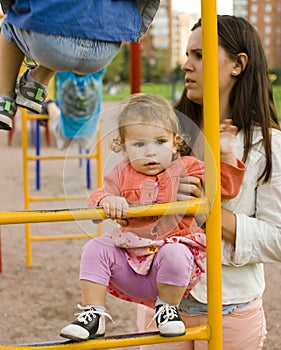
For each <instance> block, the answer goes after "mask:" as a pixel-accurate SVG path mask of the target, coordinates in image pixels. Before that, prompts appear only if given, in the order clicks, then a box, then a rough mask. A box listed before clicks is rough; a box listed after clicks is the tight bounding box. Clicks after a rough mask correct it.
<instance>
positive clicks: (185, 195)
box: [177, 176, 204, 201]
mask: <svg viewBox="0 0 281 350" xmlns="http://www.w3.org/2000/svg"><path fill="white" fill-rule="evenodd" d="M203 194H204V192H203V188H202V184H201V180H200V179H199V178H198V177H194V176H185V177H182V178H181V179H180V185H179V190H178V194H177V200H178V201H187V200H189V199H195V198H201V197H203Z"/></svg>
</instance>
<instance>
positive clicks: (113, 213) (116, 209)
mask: <svg viewBox="0 0 281 350" xmlns="http://www.w3.org/2000/svg"><path fill="white" fill-rule="evenodd" d="M99 205H100V206H101V207H103V210H104V212H105V215H106V216H107V217H109V218H110V219H113V220H114V219H122V218H124V217H125V216H126V214H127V212H128V208H129V204H128V202H127V201H126V199H125V198H123V197H119V196H105V197H103V199H102V200H101V201H100V202H99Z"/></svg>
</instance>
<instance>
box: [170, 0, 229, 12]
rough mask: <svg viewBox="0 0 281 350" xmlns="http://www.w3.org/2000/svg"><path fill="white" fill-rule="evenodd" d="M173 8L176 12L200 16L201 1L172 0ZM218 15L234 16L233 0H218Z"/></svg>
mask: <svg viewBox="0 0 281 350" xmlns="http://www.w3.org/2000/svg"><path fill="white" fill-rule="evenodd" d="M172 6H173V9H174V10H176V11H180V12H188V13H198V14H200V10H201V0H172ZM217 13H218V14H220V15H230V14H232V0H217Z"/></svg>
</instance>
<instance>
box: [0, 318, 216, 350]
mask: <svg viewBox="0 0 281 350" xmlns="http://www.w3.org/2000/svg"><path fill="white" fill-rule="evenodd" d="M193 339H196V340H209V339H210V329H209V326H208V324H204V325H201V326H197V327H192V328H186V334H185V335H183V336H180V337H169V338H164V337H161V336H160V335H159V334H157V333H152V334H151V333H140V334H133V335H130V334H124V335H120V336H113V337H106V338H99V339H94V340H88V341H86V342H78V343H71V342H65V343H61V342H53V343H45V344H44V343H42V345H40V344H30V345H22V346H21V345H16V346H14V345H11V346H0V350H4V349H5V350H7V349H14V350H30V349H32V348H35V347H36V349H37V350H49V349H53V350H55V349H56V350H91V349H111V348H118V347H129V346H135V345H148V344H159V343H171V342H175V341H184V340H193Z"/></svg>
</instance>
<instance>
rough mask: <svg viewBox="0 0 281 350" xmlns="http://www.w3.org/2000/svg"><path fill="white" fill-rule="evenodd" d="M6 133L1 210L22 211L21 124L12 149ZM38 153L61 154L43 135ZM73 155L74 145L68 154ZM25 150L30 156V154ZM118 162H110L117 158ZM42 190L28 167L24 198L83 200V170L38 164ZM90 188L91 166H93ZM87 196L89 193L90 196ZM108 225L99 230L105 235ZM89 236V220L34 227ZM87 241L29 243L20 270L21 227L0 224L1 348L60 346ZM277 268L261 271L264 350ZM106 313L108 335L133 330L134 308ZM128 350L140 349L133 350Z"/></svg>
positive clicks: (275, 331)
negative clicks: (28, 252)
mask: <svg viewBox="0 0 281 350" xmlns="http://www.w3.org/2000/svg"><path fill="white" fill-rule="evenodd" d="M111 107H112V104H110V103H104V104H103V110H104V111H105V110H106V111H107V112H106V113H104V123H103V124H104V126H103V133H104V134H105V135H106V137H105V140H104V142H103V152H104V157H103V163H104V167H105V171H106V169H107V168H108V167H110V166H112V164H113V162H114V160H113V159H112V158H111V156H110V154H109V153H108V150H107V149H108V140H109V139H111V135H108V131H110V129H111V128H112V127H113V126H114V123H113V122H112V115H113V112H112V110H111ZM7 139H8V135H7V133H6V132H4V131H1V132H0V144H1V151H0V154H1V166H0V176H1V179H2V191H1V196H0V211H9V210H23V209H24V192H23V175H22V151H21V134H20V120H17V124H16V132H15V134H14V138H13V144H12V147H8V146H7ZM42 141H43V147H42V154H48V155H57V154H58V155H62V154H65V153H66V152H63V151H58V150H56V148H55V146H54V142H53V140H52V146H51V147H47V146H46V145H45V138H44V133H43V132H42ZM73 149H74V150H75V151H76V153H77V149H78V147H77V146H76V147H74V148H73ZM29 152H30V153H31V154H34V148H33V147H30V149H29ZM115 161H116V160H115ZM41 163H42V164H41V175H42V176H41V180H42V183H41V189H40V191H36V190H35V169H34V164H33V163H32V164H30V166H29V169H30V170H29V171H30V182H29V186H30V193H31V194H32V195H37V196H38V195H39V196H59V195H64V194H65V195H66V196H68V195H70V194H71V195H75V194H76V195H81V194H82V195H85V196H87V195H88V193H89V190H87V189H86V181H85V165H84V164H83V165H82V167H80V166H79V162H78V160H71V161H70V160H67V161H45V162H41ZM91 170H92V175H93V184H92V188H94V187H95V180H94V178H95V173H94V172H95V161H92V162H91ZM90 191H91V190H90ZM81 207H85V201H84V200H80V201H71V202H70V201H66V202H58V201H56V202H47V203H46V202H39V203H31V205H30V209H57V208H81ZM108 225H110V224H108V223H107V224H105V225H104V229H106V228H107V227H108ZM94 231H95V225H93V224H92V223H90V222H88V221H87V222H86V221H80V222H63V223H45V224H44V223H41V224H32V225H31V232H32V234H33V235H38V234H40V235H50V234H76V233H81V232H83V233H89V238H90V237H91V234H90V233H92V232H94ZM85 243H86V240H85V239H81V240H65V241H61V240H59V241H43V242H34V243H33V244H32V253H33V265H32V267H31V268H27V267H26V249H25V225H22V224H16V225H3V226H2V227H1V245H2V273H1V274H0V344H1V345H11V344H26V343H37V342H47V341H57V340H61V338H60V337H59V336H58V333H59V330H60V329H61V328H62V327H63V326H64V325H66V324H67V323H68V322H69V321H71V320H72V319H73V314H74V313H75V312H77V309H76V304H77V303H79V302H80V292H79V281H78V275H79V260H80V254H81V249H82V246H83V245H84V244H85ZM280 275H281V265H280V264H274V265H273V264H272V265H268V266H266V280H267V288H266V291H265V295H264V303H265V310H266V317H267V324H268V326H267V327H268V338H267V341H266V344H265V346H264V349H265V350H280V348H281V341H280V330H281V316H280V315H281V293H280V290H281V278H280ZM108 311H109V313H110V314H111V315H112V317H113V319H114V320H115V323H111V322H110V321H109V322H108V323H107V335H111V334H124V333H132V332H136V331H137V327H136V306H135V305H134V304H131V303H127V302H123V301H119V300H117V299H115V298H113V297H109V298H108ZM130 349H132V350H133V349H134V350H136V349H138V347H131V348H130Z"/></svg>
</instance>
